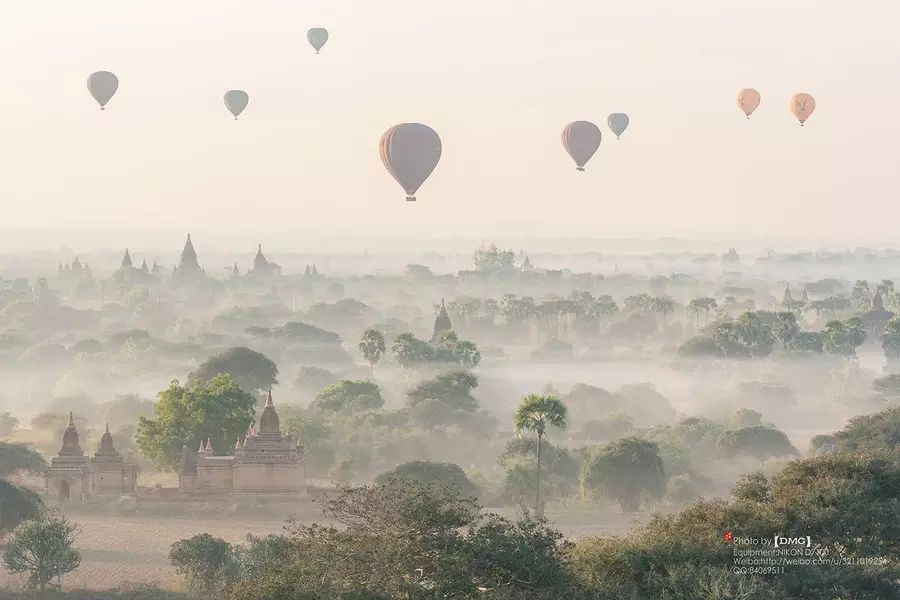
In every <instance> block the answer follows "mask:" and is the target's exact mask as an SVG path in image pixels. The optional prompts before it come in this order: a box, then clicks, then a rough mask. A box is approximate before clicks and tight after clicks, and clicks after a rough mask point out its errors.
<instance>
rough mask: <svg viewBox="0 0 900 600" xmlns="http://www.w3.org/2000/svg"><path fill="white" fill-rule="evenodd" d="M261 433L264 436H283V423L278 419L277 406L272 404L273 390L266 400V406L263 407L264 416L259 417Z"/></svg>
mask: <svg viewBox="0 0 900 600" xmlns="http://www.w3.org/2000/svg"><path fill="white" fill-rule="evenodd" d="M259 432H260V433H262V434H275V435H279V436H280V435H281V422H280V420H279V419H278V413H277V412H276V411H275V404H274V403H273V402H272V390H271V389H270V390H269V395H268V397H267V398H266V405H265V406H264V407H263V411H262V415H260V417H259Z"/></svg>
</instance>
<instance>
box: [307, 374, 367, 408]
mask: <svg viewBox="0 0 900 600" xmlns="http://www.w3.org/2000/svg"><path fill="white" fill-rule="evenodd" d="M382 406H384V399H383V398H382V397H381V390H380V389H379V387H378V386H377V385H376V384H374V383H372V382H371V381H362V380H356V381H351V380H349V379H344V380H342V381H341V382H340V383H337V384H334V385H330V386H328V387H327V388H325V389H323V390H322V391H320V392H319V393H318V394H316V397H315V399H314V400H313V402H312V405H311V408H313V409H314V410H321V411H327V412H334V413H341V414H353V413H357V412H364V411H369V410H377V409H379V408H381V407H382Z"/></svg>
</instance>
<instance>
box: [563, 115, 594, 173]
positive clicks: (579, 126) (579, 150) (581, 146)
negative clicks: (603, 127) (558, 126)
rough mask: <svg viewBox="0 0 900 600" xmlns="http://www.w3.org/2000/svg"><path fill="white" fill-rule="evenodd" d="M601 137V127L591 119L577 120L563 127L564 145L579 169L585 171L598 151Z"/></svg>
mask: <svg viewBox="0 0 900 600" xmlns="http://www.w3.org/2000/svg"><path fill="white" fill-rule="evenodd" d="M600 138H601V135H600V128H599V127H597V126H596V125H594V124H593V123H591V122H590V121H575V122H573V123H569V124H568V125H566V126H565V128H563V132H562V143H563V147H564V148H565V149H566V152H568V153H569V156H571V157H572V160H574V161H575V165H576V166H577V167H578V170H579V171H584V165H586V164H587V162H588V161H589V160H591V157H592V156H594V153H595V152H597V148H599V147H600Z"/></svg>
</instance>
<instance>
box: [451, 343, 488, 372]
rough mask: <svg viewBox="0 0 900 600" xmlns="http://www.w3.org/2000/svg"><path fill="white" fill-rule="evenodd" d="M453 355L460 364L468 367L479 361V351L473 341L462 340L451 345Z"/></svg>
mask: <svg viewBox="0 0 900 600" xmlns="http://www.w3.org/2000/svg"><path fill="white" fill-rule="evenodd" d="M453 355H454V356H455V357H456V360H457V362H459V364H460V365H462V366H464V367H468V368H473V367H477V366H478V363H480V362H481V352H480V351H479V350H478V346H476V345H475V343H474V342H470V341H468V340H462V341H460V342H457V343H456V345H455V346H454V347H453Z"/></svg>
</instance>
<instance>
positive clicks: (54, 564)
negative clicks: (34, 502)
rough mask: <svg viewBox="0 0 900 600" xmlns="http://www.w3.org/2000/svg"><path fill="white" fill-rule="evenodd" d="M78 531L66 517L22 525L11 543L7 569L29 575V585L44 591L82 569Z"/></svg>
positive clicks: (4, 558) (17, 529)
mask: <svg viewBox="0 0 900 600" xmlns="http://www.w3.org/2000/svg"><path fill="white" fill-rule="evenodd" d="M76 532H77V528H76V527H75V525H74V524H72V523H70V522H69V521H67V520H66V519H65V518H64V517H61V516H57V515H47V516H44V517H40V518H37V519H35V520H31V521H25V522H24V523H22V524H21V525H19V526H18V527H17V528H16V529H15V530H14V531H13V533H12V535H11V537H10V538H9V540H8V541H7V545H6V551H5V552H4V553H3V566H4V567H6V569H7V570H8V571H9V572H10V573H12V574H14V575H17V574H20V573H22V574H25V575H26V578H25V585H26V587H28V588H30V589H39V590H40V591H41V592H43V591H44V588H45V587H46V586H47V583H49V582H50V580H52V579H54V578H58V577H62V576H63V575H65V574H66V573H70V572H72V571H74V570H75V569H77V568H78V566H79V565H80V564H81V555H80V554H79V553H78V551H77V550H76V549H75V534H76Z"/></svg>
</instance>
